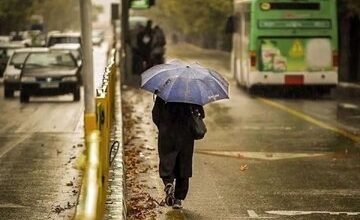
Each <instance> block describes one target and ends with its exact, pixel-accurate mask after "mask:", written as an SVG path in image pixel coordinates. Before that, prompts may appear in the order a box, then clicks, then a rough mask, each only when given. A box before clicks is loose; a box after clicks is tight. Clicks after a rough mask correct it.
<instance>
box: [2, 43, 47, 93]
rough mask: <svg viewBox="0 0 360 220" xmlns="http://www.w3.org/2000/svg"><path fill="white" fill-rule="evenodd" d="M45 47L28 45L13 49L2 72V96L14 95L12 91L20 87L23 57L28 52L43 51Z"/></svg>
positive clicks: (24, 57)
mask: <svg viewBox="0 0 360 220" xmlns="http://www.w3.org/2000/svg"><path fill="white" fill-rule="evenodd" d="M47 50H48V49H46V48H41V47H28V48H21V49H16V50H14V53H13V54H12V55H11V56H10V58H9V60H8V63H7V65H6V68H5V72H4V97H5V98H10V97H13V96H14V91H16V90H19V89H20V74H21V69H22V67H23V65H24V62H25V59H26V57H27V56H28V54H29V53H30V52H32V53H36V52H44V51H47Z"/></svg>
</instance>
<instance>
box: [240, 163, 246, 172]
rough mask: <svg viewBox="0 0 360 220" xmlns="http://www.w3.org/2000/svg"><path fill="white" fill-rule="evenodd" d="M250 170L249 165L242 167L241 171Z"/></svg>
mask: <svg viewBox="0 0 360 220" xmlns="http://www.w3.org/2000/svg"><path fill="white" fill-rule="evenodd" d="M247 169H248V165H247V164H244V165H241V166H240V170H241V171H245V170H247Z"/></svg>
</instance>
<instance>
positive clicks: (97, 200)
mask: <svg viewBox="0 0 360 220" xmlns="http://www.w3.org/2000/svg"><path fill="white" fill-rule="evenodd" d="M115 57H116V50H115V49H113V50H112V51H111V54H110V60H109V63H108V65H107V67H106V70H105V73H104V75H103V79H102V84H101V87H100V88H98V89H97V90H96V98H95V99H96V102H95V103H96V114H95V120H94V118H93V116H92V115H85V140H86V142H85V146H86V149H85V154H84V155H83V158H84V159H83V160H82V162H80V163H82V164H79V165H78V166H79V167H81V168H82V169H83V171H84V174H83V179H82V183H81V189H80V193H79V199H78V204H77V206H76V211H75V216H74V219H75V220H93V219H103V215H104V208H105V201H106V192H107V186H108V174H109V166H110V163H109V160H110V147H109V146H110V133H111V126H112V123H113V119H114V113H115V111H114V110H115V84H116V65H115ZM94 121H95V122H96V123H94ZM94 124H95V125H94Z"/></svg>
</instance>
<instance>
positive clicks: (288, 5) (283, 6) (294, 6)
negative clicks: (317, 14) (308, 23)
mask: <svg viewBox="0 0 360 220" xmlns="http://www.w3.org/2000/svg"><path fill="white" fill-rule="evenodd" d="M260 8H261V9H262V10H264V11H267V10H320V3H303V2H270V3H269V2H263V3H261V4H260Z"/></svg>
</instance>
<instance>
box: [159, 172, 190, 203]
mask: <svg viewBox="0 0 360 220" xmlns="http://www.w3.org/2000/svg"><path fill="white" fill-rule="evenodd" d="M162 180H163V182H164V185H165V186H166V184H168V183H171V184H174V178H173V177H163V178H162ZM188 191H189V178H176V179H175V199H181V200H184V199H185V198H186V195H187V193H188Z"/></svg>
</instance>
